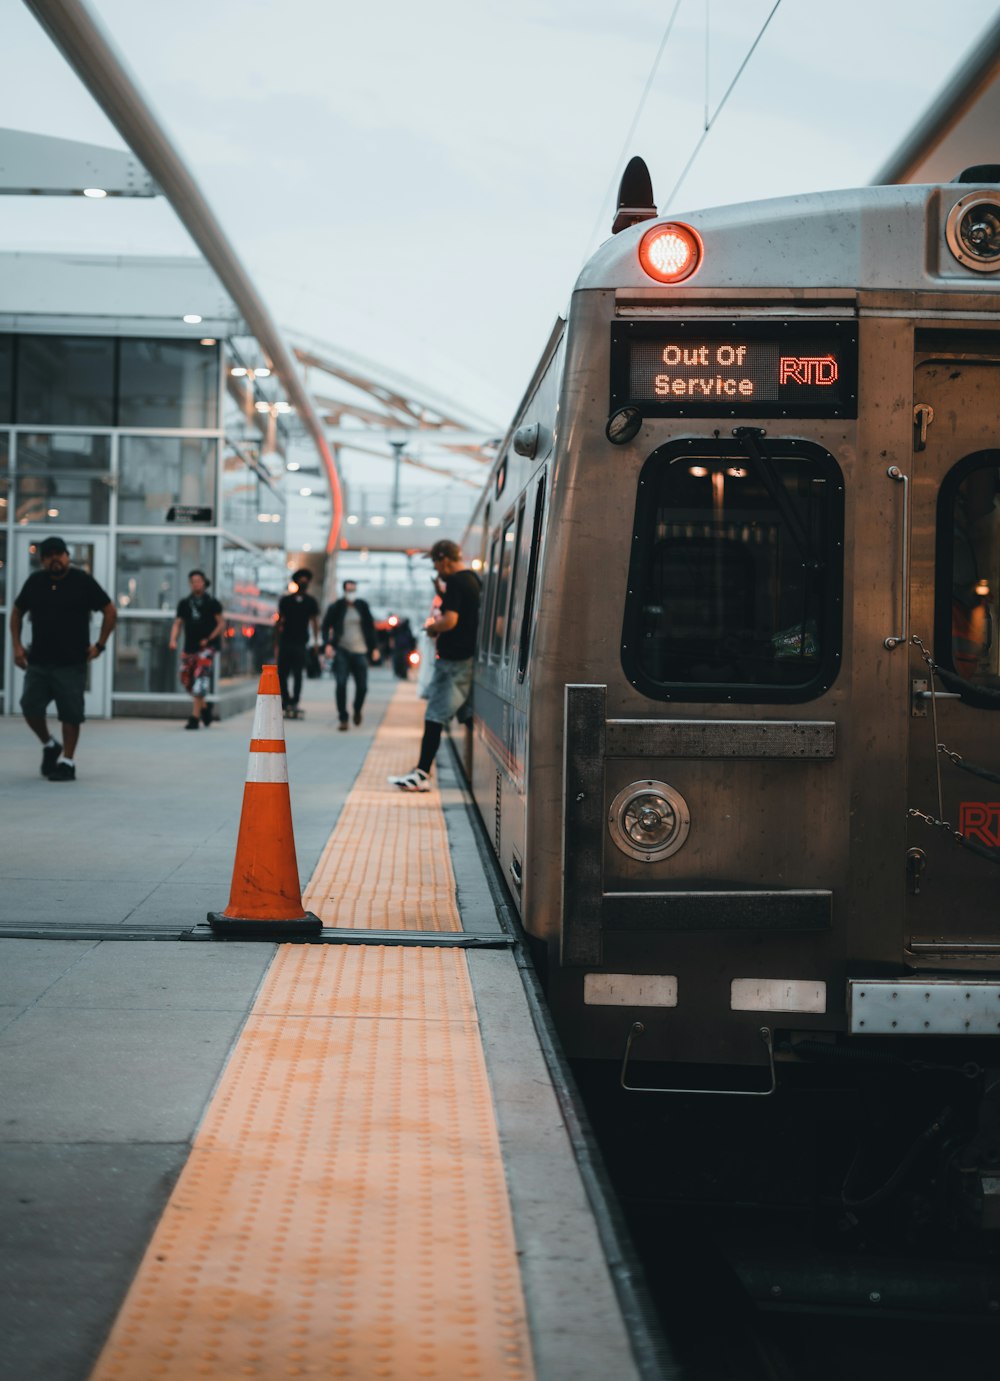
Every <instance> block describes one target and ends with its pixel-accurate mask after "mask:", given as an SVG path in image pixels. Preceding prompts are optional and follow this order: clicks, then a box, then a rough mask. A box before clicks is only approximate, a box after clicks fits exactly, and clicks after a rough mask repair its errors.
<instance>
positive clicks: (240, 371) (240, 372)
mask: <svg viewBox="0 0 1000 1381" xmlns="http://www.w3.org/2000/svg"><path fill="white" fill-rule="evenodd" d="M229 372H230V374H231V375H232V376H233V378H234V379H242V378H243V376H244V375H245V374H246V370H245V369H244V367H243V365H241V364H237V365H234V366H233V368H232V369H231V370H230V371H229Z"/></svg>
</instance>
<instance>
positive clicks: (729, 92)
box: [661, 0, 781, 213]
mask: <svg viewBox="0 0 1000 1381" xmlns="http://www.w3.org/2000/svg"><path fill="white" fill-rule="evenodd" d="M780 5H781V0H775V3H774V5H773V7H772V9H771V13H770V14H769V15H768V16H767V18H766V19H765V20H764V23H763V24H762V25H761V28H760V32H759V33H758V34H757V37H756V38H755V39H754V41H753V43H751V45H750V48H749V50H748V51H747V55H746V57H745V58H744V59H743V61H742V62H741V63H740V65H739V68H738V69H737V72H736V75H735V76H734V77H733V79H732V81H731V82H730V83H729V85H728V87H727V88H726V93H725V95H724V96H723V98H722V100H721V101H720V102H719V104H718V105H717V106H716V108H715V111H714V113H713V114H712V116H711V118H710V119H709V118H708V104H707V101H706V105H705V113H706V119H705V128H704V129H703V130H702V132H701V137H700V138H699V140H698V142H697V144H695V146H694V149H693V150H692V153H691V157H690V158H689V159H688V161H687V162H686V163H685V165H684V169H683V171H682V173H681V175H680V177H679V178H678V179H677V181H676V182H675V183H674V185H673V187H672V188H671V190H670V195H669V196H668V197H667V199H666V200H665V201H664V203H663V205H662V207H661V213H662V212H664V211H666V210H667V209H668V208H669V207H670V205H671V203H672V202H673V199H674V197H675V196H676V195H677V193H678V192H679V191H680V189H681V187H682V186H683V184H684V180H685V178H686V177H687V175H688V173H689V172H690V171H691V168H692V166H693V164H694V161H695V159H696V158H697V157H698V154H699V153H700V152H701V146H702V145H703V144H704V142H705V140H706V139H707V138H708V136H709V134H710V132H711V129H712V126H713V125H714V124H715V122H716V120H717V119H718V118H719V115H720V114H721V112H722V108H723V106H724V105H725V104H726V102H727V101H728V100H729V97H730V96H731V95H732V93H733V89H734V87H735V86H736V83H737V82H738V81H739V79H740V77H741V76H742V75H743V72H744V70H745V68H746V65H747V63H748V62H749V61H750V59H751V58H752V57H753V55H754V50H755V49H756V47H757V45H758V43H759V42H760V41H761V39H762V38H763V37H764V34H765V32H766V30H767V26H768V25H769V24H770V22H771V20H772V19H773V18H774V16H775V14H776V13H777V12H778V9H779V7H780ZM705 45H706V72H705V83H706V88H707V84H708V71H707V62H708V56H707V52H708V38H707V36H706V40H705Z"/></svg>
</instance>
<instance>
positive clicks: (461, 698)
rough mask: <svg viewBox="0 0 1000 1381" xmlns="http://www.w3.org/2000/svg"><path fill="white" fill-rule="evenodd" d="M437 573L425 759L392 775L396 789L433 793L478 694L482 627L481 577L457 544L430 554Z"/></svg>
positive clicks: (428, 626) (429, 625) (439, 545)
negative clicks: (455, 724)
mask: <svg viewBox="0 0 1000 1381" xmlns="http://www.w3.org/2000/svg"><path fill="white" fill-rule="evenodd" d="M426 555H427V556H428V557H429V558H430V560H431V561H433V562H434V570H435V572H436V573H437V575H438V576H440V577H441V579H442V580H443V581H444V594H443V595H442V597H441V608H440V609H439V610H438V611H437V613H435V614H432V615H431V617H430V618H429V619H428V620H427V622H426V623H425V624H424V631H425V632H426V633H428V634H429V635H430V637H432V638H435V639H436V640H437V656H436V657H435V659H434V674H433V675H432V677H431V682H430V685H429V687H428V689H427V709H426V711H425V713H424V736H423V739H422V741H421V744H420V761H419V762H418V763H417V765H416V767H415V768H414V769H413V770H412V772H407V773H406V774H405V775H404V776H402V777H390V778H389V783H390V785H391V786H398V787H399V789H400V791H430V789H431V788H430V772H431V767H432V765H433V762H434V758H435V756H436V754H437V750H438V747H439V746H440V743H441V735H442V733H443V732H444V728H445V725H447V724H449V723H450V722H451V720H452V719H453V718H454V716H455V715H456V714H457V713H458V711H459V710H460V709H461V708H462V706H463V705H464V704H465V702H466V701H467V700H468V698H469V693H470V691H471V690H472V664H473V657H474V655H475V651H476V632H477V630H478V628H479V596H480V589H481V587H480V582H479V577H478V576H477V575H476V573H475V572H474V571H470V570H469V568H468V567H467V566H466V564H465V558H464V557H463V556H462V552H461V548H460V547H459V546H458V544H457V543H456V542H449V541H447V539H442V540H441V541H440V542H435V543H434V545H433V546H432V547H431V549H430V551H429V552H427V553H426Z"/></svg>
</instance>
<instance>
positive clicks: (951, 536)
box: [934, 451, 1000, 690]
mask: <svg viewBox="0 0 1000 1381" xmlns="http://www.w3.org/2000/svg"><path fill="white" fill-rule="evenodd" d="M935 569H936V587H935V592H934V647H935V654H936V658H937V660H938V662H940V663H941V665H942V666H943V667H945V668H950V669H951V670H952V671H954V672H955V673H956V674H957V675H958V676H961V677H962V679H963V680H965V681H969V682H970V683H971V684H973V685H977V686H984V687H987V688H988V689H992V690H1000V647H998V645H997V636H996V630H997V619H998V617H1000V451H977V452H976V453H975V454H974V455H969V456H966V457H965V459H964V460H961V461H959V463H958V464H957V465H956V466H954V467H953V469H952V470H951V471H949V473H948V474H947V475H946V476H945V478H944V480H943V481H942V483H941V490H940V493H939V494H938V522H937V559H936V562H935Z"/></svg>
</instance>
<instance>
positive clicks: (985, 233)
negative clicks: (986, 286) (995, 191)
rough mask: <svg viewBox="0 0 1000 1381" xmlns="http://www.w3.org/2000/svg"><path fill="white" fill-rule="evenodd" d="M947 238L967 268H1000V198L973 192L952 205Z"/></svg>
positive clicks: (950, 247)
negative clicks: (999, 199)
mask: <svg viewBox="0 0 1000 1381" xmlns="http://www.w3.org/2000/svg"><path fill="white" fill-rule="evenodd" d="M945 239H946V240H947V241H948V248H949V249H950V250H951V252H952V254H954V256H955V258H956V259H957V260H958V262H959V263H960V264H964V265H965V267H966V268H968V269H975V270H976V271H977V272H978V273H997V272H1000V201H998V199H997V198H996V196H995V195H990V194H989V193H985V192H970V194H969V195H968V196H967V197H963V198H962V200H961V201H959V202H956V203H955V205H954V206H953V207H952V208H951V211H950V212H949V214H948V220H947V223H946V225H945Z"/></svg>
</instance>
